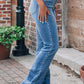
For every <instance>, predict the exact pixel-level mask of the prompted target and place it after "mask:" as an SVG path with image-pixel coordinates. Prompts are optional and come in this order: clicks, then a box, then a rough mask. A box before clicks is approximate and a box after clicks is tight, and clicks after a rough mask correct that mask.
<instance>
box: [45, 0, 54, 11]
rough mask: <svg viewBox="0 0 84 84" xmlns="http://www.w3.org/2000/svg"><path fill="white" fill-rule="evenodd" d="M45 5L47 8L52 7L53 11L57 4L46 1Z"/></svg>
mask: <svg viewBox="0 0 84 84" xmlns="http://www.w3.org/2000/svg"><path fill="white" fill-rule="evenodd" d="M44 4H45V5H46V6H47V7H51V8H53V9H55V4H53V2H52V1H44Z"/></svg>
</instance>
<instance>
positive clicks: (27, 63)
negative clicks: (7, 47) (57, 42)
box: [0, 54, 83, 84]
mask: <svg viewBox="0 0 84 84" xmlns="http://www.w3.org/2000/svg"><path fill="white" fill-rule="evenodd" d="M34 59H35V56H34V55H27V56H21V57H14V56H12V54H10V58H9V59H6V60H0V84H20V83H21V81H22V80H23V79H24V78H25V77H26V76H27V75H28V72H29V70H30V68H31V66H32V64H33V62H34ZM50 70H51V84H83V82H82V80H81V79H80V76H79V75H77V74H76V73H74V72H73V71H71V70H70V68H68V67H67V66H63V65H62V64H59V63H58V62H56V61H52V63H51V65H50Z"/></svg>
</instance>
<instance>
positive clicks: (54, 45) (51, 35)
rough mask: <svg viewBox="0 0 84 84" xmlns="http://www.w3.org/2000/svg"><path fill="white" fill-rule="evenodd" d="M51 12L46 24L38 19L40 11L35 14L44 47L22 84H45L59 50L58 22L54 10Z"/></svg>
mask: <svg viewBox="0 0 84 84" xmlns="http://www.w3.org/2000/svg"><path fill="white" fill-rule="evenodd" d="M49 10H50V13H51V16H50V15H48V14H47V22H46V23H44V24H42V23H41V22H40V20H39V19H38V11H37V12H36V14H35V18H34V20H35V23H36V25H37V29H38V32H39V34H40V36H41V39H42V42H43V47H42V48H41V50H40V52H39V53H38V55H37V56H36V59H35V62H34V64H33V66H32V68H31V70H30V72H29V75H28V76H27V77H26V78H25V80H24V81H23V82H22V83H21V84H43V82H44V79H45V76H46V74H47V72H48V69H49V65H50V63H51V61H52V59H53V57H54V55H55V53H56V52H57V50H58V48H59V43H58V32H57V26H56V20H55V17H54V14H53V12H52V9H51V8H50V9H49Z"/></svg>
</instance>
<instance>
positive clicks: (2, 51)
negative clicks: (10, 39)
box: [0, 44, 11, 60]
mask: <svg viewBox="0 0 84 84" xmlns="http://www.w3.org/2000/svg"><path fill="white" fill-rule="evenodd" d="M10 51H11V44H9V49H8V50H7V49H6V46H3V45H1V44H0V60H4V59H7V58H9V56H10Z"/></svg>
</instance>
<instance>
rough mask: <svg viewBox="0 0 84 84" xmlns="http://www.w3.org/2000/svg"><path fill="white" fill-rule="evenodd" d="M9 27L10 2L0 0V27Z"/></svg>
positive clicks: (9, 0)
mask: <svg viewBox="0 0 84 84" xmlns="http://www.w3.org/2000/svg"><path fill="white" fill-rule="evenodd" d="M10 25H11V0H0V26H10Z"/></svg>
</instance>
